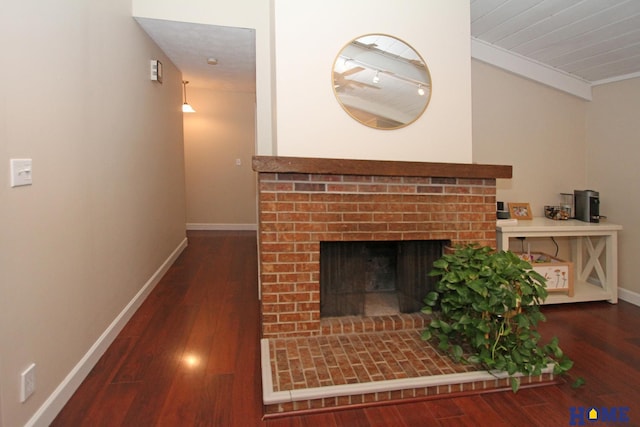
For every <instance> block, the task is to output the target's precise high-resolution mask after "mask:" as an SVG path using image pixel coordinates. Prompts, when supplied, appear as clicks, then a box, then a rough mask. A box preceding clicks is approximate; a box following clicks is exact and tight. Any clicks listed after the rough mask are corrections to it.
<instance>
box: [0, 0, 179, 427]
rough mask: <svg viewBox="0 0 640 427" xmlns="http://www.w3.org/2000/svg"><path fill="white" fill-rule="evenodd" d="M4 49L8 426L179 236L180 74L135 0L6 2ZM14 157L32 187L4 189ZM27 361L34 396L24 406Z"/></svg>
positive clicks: (3, 290)
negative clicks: (157, 65)
mask: <svg viewBox="0 0 640 427" xmlns="http://www.w3.org/2000/svg"><path fill="white" fill-rule="evenodd" d="M0 47H1V50H2V58H3V60H2V65H0V97H1V99H0V236H1V238H0V349H1V356H0V358H1V360H0V363H1V365H0V396H1V401H0V405H1V407H2V409H1V413H2V421H1V423H2V425H4V426H7V427H13V426H21V425H24V424H25V423H27V421H28V420H29V419H30V418H31V417H32V416H33V415H34V414H36V413H37V411H38V410H39V408H41V406H42V405H43V404H44V403H45V401H46V400H47V399H48V398H49V397H51V396H52V395H53V393H54V390H55V389H56V387H58V386H59V385H61V384H62V383H63V382H64V381H65V380H66V379H67V375H68V374H70V373H71V372H72V369H74V367H76V366H77V364H78V363H79V362H80V361H81V359H82V358H83V356H85V355H86V354H87V352H88V351H89V349H90V348H91V347H92V345H94V344H95V343H96V342H97V340H98V339H99V338H100V336H101V334H102V333H103V332H105V330H106V329H107V328H108V327H109V326H110V325H111V324H112V322H113V321H114V319H115V318H116V317H117V316H118V315H119V314H120V313H121V312H122V311H123V309H124V308H125V306H126V305H127V304H128V303H129V302H130V301H131V300H132V298H134V296H135V295H136V294H137V293H138V292H139V291H140V290H141V289H142V288H143V286H144V285H145V284H146V283H147V282H148V281H149V280H150V278H151V277H152V275H153V274H154V272H156V271H157V270H158V268H159V267H160V266H161V265H162V264H163V262H164V261H165V260H166V259H167V257H169V256H170V255H171V254H172V252H173V251H174V250H175V249H176V248H177V247H179V246H180V245H181V243H183V241H184V238H185V232H184V224H185V208H184V166H183V148H182V113H181V112H180V104H181V85H180V80H181V77H180V74H179V73H178V71H177V70H176V68H175V67H173V66H172V64H171V63H170V61H169V60H168V59H167V58H166V57H164V55H163V54H162V52H161V51H160V50H159V49H158V48H157V46H155V44H153V43H152V41H151V40H150V39H149V38H148V37H147V36H146V34H145V33H144V32H143V31H142V30H141V29H140V28H139V27H138V25H137V24H136V23H135V21H134V20H133V18H132V17H131V0H110V1H108V2H78V1H76V0H60V1H57V2H43V1H38V0H22V1H19V2H4V4H3V9H2V14H0ZM152 58H157V59H160V60H162V61H163V63H164V64H165V83H164V84H163V85H159V84H157V83H154V82H151V81H150V80H149V61H150V59H152ZM15 157H30V158H32V159H33V185H32V186H30V187H19V188H10V187H9V181H8V178H9V171H8V166H9V159H10V158H15ZM32 362H35V363H36V364H37V379H36V384H37V386H36V387H37V388H36V392H35V394H34V395H33V396H31V397H30V398H29V399H28V400H27V401H26V402H25V403H20V402H19V376H20V372H22V371H23V370H24V369H25V368H26V367H27V366H28V365H29V364H30V363H32ZM67 392H68V390H67ZM49 403H50V402H49ZM59 403H60V402H59V401H57V402H56V403H55V404H59ZM62 403H64V402H62ZM54 406H55V405H54ZM49 415H50V414H49ZM45 418H46V417H45ZM40 422H41V424H46V422H47V421H46V419H45V420H44V421H43V420H42V419H41V420H40Z"/></svg>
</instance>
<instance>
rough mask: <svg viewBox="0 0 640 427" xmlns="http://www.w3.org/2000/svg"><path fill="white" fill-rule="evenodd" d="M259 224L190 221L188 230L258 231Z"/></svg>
mask: <svg viewBox="0 0 640 427" xmlns="http://www.w3.org/2000/svg"><path fill="white" fill-rule="evenodd" d="M257 229H258V225H257V224H214V223H198V222H188V223H187V230H210V231H256V230H257Z"/></svg>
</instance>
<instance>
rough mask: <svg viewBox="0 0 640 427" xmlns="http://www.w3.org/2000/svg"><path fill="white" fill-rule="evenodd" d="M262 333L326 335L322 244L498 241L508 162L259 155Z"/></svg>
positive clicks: (507, 176)
mask: <svg viewBox="0 0 640 427" xmlns="http://www.w3.org/2000/svg"><path fill="white" fill-rule="evenodd" d="M254 170H256V171H257V172H259V174H258V181H259V192H258V194H259V240H260V241H259V251H260V286H261V298H262V335H263V337H265V338H275V337H280V338H283V337H292V336H313V335H320V334H322V333H327V330H329V331H330V330H331V328H326V327H325V328H322V327H321V321H320V284H319V276H320V254H319V251H320V242H321V241H373V240H450V241H451V243H452V244H453V245H455V244H458V243H459V244H464V243H468V242H478V243H480V244H483V245H490V246H495V210H496V208H495V206H496V178H509V177H511V167H510V166H490V165H489V166H488V165H475V164H468V165H467V164H463V165H461V164H441V163H416V162H379V161H362V160H332V159H300V158H285V157H280V158H278V157H256V158H254Z"/></svg>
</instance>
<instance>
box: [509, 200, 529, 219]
mask: <svg viewBox="0 0 640 427" xmlns="http://www.w3.org/2000/svg"><path fill="white" fill-rule="evenodd" d="M509 214H510V215H511V218H516V219H533V215H532V213H531V206H529V203H509Z"/></svg>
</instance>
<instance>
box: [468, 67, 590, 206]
mask: <svg viewBox="0 0 640 427" xmlns="http://www.w3.org/2000/svg"><path fill="white" fill-rule="evenodd" d="M471 64H472V67H471V69H472V72H471V75H472V93H473V161H474V162H478V163H491V164H503V165H512V166H513V178H512V179H499V180H498V183H497V184H498V191H497V196H498V200H502V201H504V202H528V203H530V204H531V209H532V210H533V214H534V216H543V215H544V206H545V205H557V204H559V202H560V193H563V192H569V193H572V192H573V190H574V189H584V188H585V186H586V184H587V170H586V145H585V132H586V129H585V128H586V122H585V120H586V116H585V115H586V108H587V105H588V101H584V100H582V99H580V98H577V97H575V96H572V95H568V94H566V93H564V92H561V91H559V90H556V89H552V88H550V87H548V86H544V85H542V84H540V83H536V82H533V81H531V80H528V79H525V78H523V77H519V76H516V75H514V74H511V73H509V72H506V71H503V70H501V69H499V68H496V67H494V66H491V65H488V64H485V63H483V62H479V61H476V60H473V61H472V63H471Z"/></svg>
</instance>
